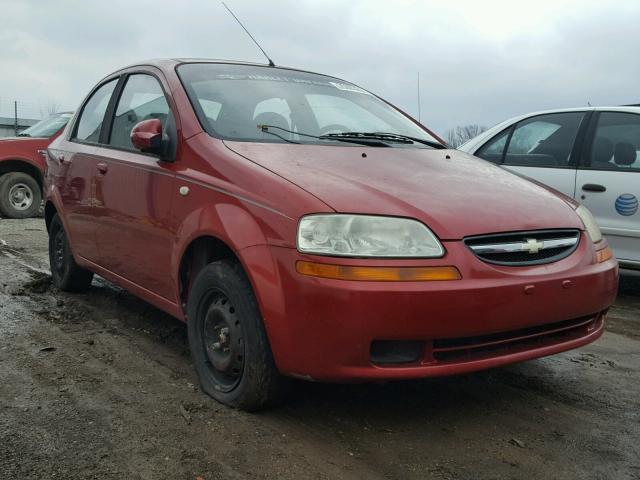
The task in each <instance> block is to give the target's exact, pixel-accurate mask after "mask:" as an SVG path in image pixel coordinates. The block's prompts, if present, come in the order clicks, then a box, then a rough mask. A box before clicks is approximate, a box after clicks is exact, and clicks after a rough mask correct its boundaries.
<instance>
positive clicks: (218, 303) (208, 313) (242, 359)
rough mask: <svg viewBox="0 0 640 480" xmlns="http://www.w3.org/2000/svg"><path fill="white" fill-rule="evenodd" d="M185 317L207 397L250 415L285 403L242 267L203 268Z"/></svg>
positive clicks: (281, 382)
mask: <svg viewBox="0 0 640 480" xmlns="http://www.w3.org/2000/svg"><path fill="white" fill-rule="evenodd" d="M187 313H188V331H189V346H190V348H191V355H192V358H193V362H194V365H195V368H196V371H197V372H198V376H199V378H200V384H201V385H202V389H203V390H204V391H205V392H206V393H207V394H208V395H210V396H211V397H213V398H215V399H216V400H218V401H219V402H221V403H224V404H225V405H229V406H231V407H234V408H239V409H241V410H246V411H254V410H258V409H260V408H264V407H266V406H268V405H271V404H273V403H275V402H276V401H277V400H278V399H279V398H280V397H281V394H282V393H283V390H284V388H285V386H286V381H285V379H284V378H283V377H282V376H281V375H280V373H279V372H278V370H277V368H276V366H275V363H274V361H273V355H272V353H271V347H270V346H269V341H268V339H267V335H266V332H265V330H264V325H263V323H262V318H261V315H260V312H259V310H258V305H257V303H256V299H255V296H254V294H253V290H252V288H251V284H250V283H249V281H248V279H247V277H246V275H245V274H244V271H243V270H242V268H241V267H240V265H239V264H238V263H236V262H231V261H226V260H223V261H219V262H215V263H211V264H209V265H207V266H206V267H204V268H203V269H202V271H201V272H200V273H199V274H198V276H197V277H196V279H195V281H194V282H193V286H192V288H191V292H190V294H189V301H188V304H187Z"/></svg>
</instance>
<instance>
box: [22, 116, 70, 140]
mask: <svg viewBox="0 0 640 480" xmlns="http://www.w3.org/2000/svg"><path fill="white" fill-rule="evenodd" d="M72 116H73V114H72V113H56V114H53V115H50V116H49V117H47V118H45V119H44V120H40V121H39V122H38V123H36V124H35V125H32V126H30V127H29V128H27V129H26V130H23V131H22V132H20V133H19V134H18V136H19V137H33V138H49V137H51V136H52V135H54V134H55V133H57V132H58V131H59V130H60V129H61V128H63V127H64V126H65V125H66V124H67V123H68V122H69V120H70V119H71V117H72Z"/></svg>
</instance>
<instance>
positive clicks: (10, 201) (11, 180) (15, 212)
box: [0, 172, 42, 218]
mask: <svg viewBox="0 0 640 480" xmlns="http://www.w3.org/2000/svg"><path fill="white" fill-rule="evenodd" d="M41 202H42V192H41V191H40V185H38V182H36V180H35V178H33V177H32V176H31V175H28V174H26V173H22V172H10V173H6V174H4V175H3V176H2V177H0V213H2V215H3V216H5V217H8V218H28V217H33V216H34V215H35V214H36V213H37V212H38V209H39V208H40V203H41Z"/></svg>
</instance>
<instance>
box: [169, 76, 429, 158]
mask: <svg viewBox="0 0 640 480" xmlns="http://www.w3.org/2000/svg"><path fill="white" fill-rule="evenodd" d="M178 74H179V76H180V79H181V81H182V83H183V85H184V87H185V90H186V91H187V94H188V95H189V98H190V100H191V103H192V105H194V107H195V108H196V110H197V112H196V113H197V115H198V117H199V119H200V122H201V123H202V125H203V127H204V128H205V130H206V131H207V132H208V133H209V134H210V135H213V136H216V137H218V138H225V139H232V140H241V141H259V142H287V141H295V142H296V143H322V144H328V143H329V144H330V143H332V142H328V141H326V140H320V139H316V138H312V137H309V136H305V134H306V135H312V136H320V135H324V134H327V133H343V132H366V133H372V132H385V133H393V134H397V135H404V136H411V137H414V138H418V139H421V140H425V141H430V142H435V143H439V142H438V141H437V140H436V139H435V138H433V137H432V136H431V135H429V133H427V132H426V131H425V130H423V129H422V128H421V127H419V126H418V125H417V124H415V123H414V122H412V121H411V120H409V119H408V118H407V117H405V116H404V115H403V114H402V113H400V112H399V111H398V110H396V109H395V108H393V107H391V106H390V105H388V104H387V103H385V102H383V101H382V100H380V99H378V98H377V97H375V96H374V95H372V94H370V93H369V92H366V91H365V90H363V89H361V88H359V87H357V86H355V85H353V84H350V83H346V82H344V81H342V80H338V79H335V78H332V77H326V76H324V75H319V74H314V73H307V72H299V71H295V70H287V69H276V68H269V67H259V66H254V65H229V64H220V63H190V64H184V65H180V66H179V67H178ZM205 102H215V103H216V104H220V105H221V106H220V110H219V112H218V113H217V115H216V117H215V118H213V117H212V116H211V115H210V114H209V113H208V112H206V111H204V110H205V109H204V108H203V105H205V104H206V103H205ZM258 125H274V126H275V127H279V128H278V129H274V130H273V132H275V133H277V136H276V135H272V134H270V133H269V132H265V131H263V130H262V129H261V128H259V127H258ZM285 129H286V130H289V131H286V130H285ZM342 145H345V144H342ZM393 146H396V145H393ZM402 146H406V145H402ZM410 146H414V147H420V148H424V145H423V144H419V143H413V144H410Z"/></svg>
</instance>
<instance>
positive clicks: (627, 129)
mask: <svg viewBox="0 0 640 480" xmlns="http://www.w3.org/2000/svg"><path fill="white" fill-rule="evenodd" d="M588 159H589V160H588V161H589V164H588V166H589V167H591V168H594V169H597V170H630V169H639V170H640V115H637V114H634V113H622V112H602V113H601V114H600V116H599V118H598V126H597V127H596V132H595V135H594V140H593V145H592V146H591V152H590V155H589V157H588Z"/></svg>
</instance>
